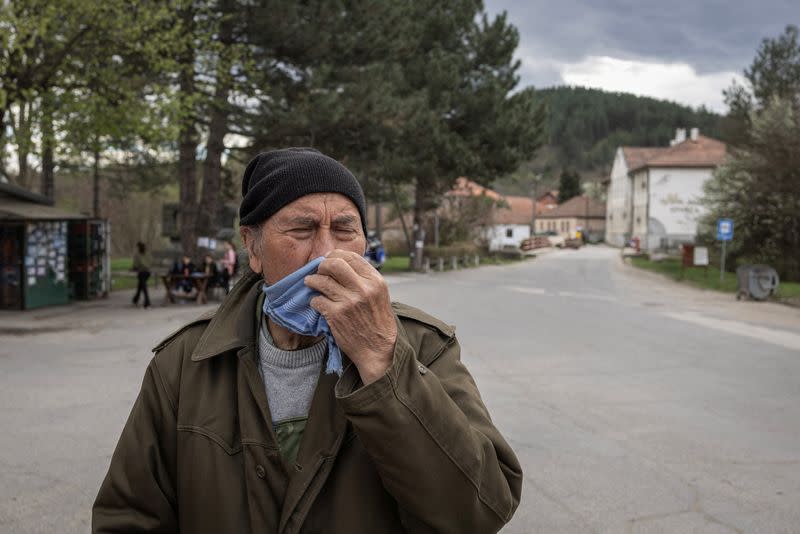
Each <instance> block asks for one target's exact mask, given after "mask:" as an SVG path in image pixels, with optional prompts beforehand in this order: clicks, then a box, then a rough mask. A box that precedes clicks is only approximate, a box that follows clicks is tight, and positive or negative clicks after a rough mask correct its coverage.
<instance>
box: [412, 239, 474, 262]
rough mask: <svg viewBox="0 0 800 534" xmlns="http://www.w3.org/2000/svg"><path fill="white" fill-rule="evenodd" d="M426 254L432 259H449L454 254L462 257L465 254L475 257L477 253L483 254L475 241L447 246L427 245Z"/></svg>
mask: <svg viewBox="0 0 800 534" xmlns="http://www.w3.org/2000/svg"><path fill="white" fill-rule="evenodd" d="M424 254H425V257H427V258H430V259H431V260H436V259H438V258H444V259H447V258H451V257H453V256H456V257H458V258H459V259H461V258H463V257H464V256H470V257H473V256H475V255H476V254H478V255H481V250H480V248H479V247H478V246H477V245H475V244H474V243H455V244H453V245H448V246H446V247H438V248H437V247H425V250H424Z"/></svg>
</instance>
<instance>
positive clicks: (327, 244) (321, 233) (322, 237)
mask: <svg viewBox="0 0 800 534" xmlns="http://www.w3.org/2000/svg"><path fill="white" fill-rule="evenodd" d="M335 248H336V240H335V239H334V237H333V233H332V232H331V230H330V228H325V227H322V228H320V229H319V230H318V231H317V232H316V234H315V235H314V245H313V246H312V247H311V257H310V258H309V260H313V259H314V258H319V257H320V256H325V255H327V254H328V253H329V252H331V251H333V250H334V249H335Z"/></svg>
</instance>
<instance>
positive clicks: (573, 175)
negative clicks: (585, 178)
mask: <svg viewBox="0 0 800 534" xmlns="http://www.w3.org/2000/svg"><path fill="white" fill-rule="evenodd" d="M581 194H582V190H581V175H580V174H578V173H577V172H576V171H572V170H569V169H563V170H562V171H561V178H560V179H559V183H558V203H559V204H563V203H564V202H566V201H567V200H569V199H571V198H574V197H577V196H580V195H581Z"/></svg>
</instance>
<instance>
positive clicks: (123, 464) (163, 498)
mask: <svg viewBox="0 0 800 534" xmlns="http://www.w3.org/2000/svg"><path fill="white" fill-rule="evenodd" d="M258 282H259V277H258V276H256V275H254V274H252V273H251V274H249V275H247V276H246V277H245V278H243V279H242V281H240V282H239V283H238V284H237V286H236V288H234V290H233V291H232V292H231V294H230V295H229V296H228V298H226V300H225V301H224V302H223V304H222V305H221V306H220V308H219V309H218V310H217V311H216V313H214V314H208V315H206V316H204V317H202V318H200V319H198V320H197V321H195V322H193V323H190V324H189V325H187V326H185V327H184V328H182V329H181V330H179V331H178V332H176V333H175V334H173V335H172V336H170V337H169V338H167V339H166V340H165V341H163V342H162V343H161V344H160V345H158V346H157V347H156V348H155V349H154V351H155V357H154V358H153V359H152V361H151V362H150V365H149V366H148V368H147V371H146V373H145V377H144V382H143V384H142V389H141V392H140V393H139V397H138V398H137V399H136V402H135V404H134V406H133V410H132V411H131V414H130V417H129V418H128V421H127V423H126V424H125V428H124V429H123V431H122V435H121V437H120V439H119V443H118V444H117V448H116V450H115V451H114V455H113V457H112V459H111V465H110V467H109V470H108V474H107V475H106V478H105V480H104V481H103V484H102V486H101V487H100V492H99V494H98V495H97V500H96V501H95V504H94V507H93V510H92V532H97V533H101V532H102V533H106V532H120V533H122V532H125V533H136V532H177V531H179V530H180V531H182V532H185V533H206V532H208V533H220V534H221V533H226V534H227V533H247V532H253V533H258V534H268V533H281V534H283V533H286V534H290V533H298V534H309V533H320V534H321V533H325V534H340V533H341V534H345V533H347V534H360V533H364V534H367V533H369V534H377V533H400V532H414V533H423V532H441V533H447V532H451V533H470V534H476V533H488V532H497V531H498V530H500V528H501V527H502V526H503V525H504V524H505V523H506V522H507V521H508V520H509V519H511V516H512V514H513V513H514V510H515V509H516V507H517V504H518V503H519V498H520V491H521V485H522V473H521V470H520V465H519V462H518V461H517V458H516V457H515V455H514V452H513V451H512V450H511V448H510V447H509V445H508V443H506V441H505V440H504V439H503V437H502V436H501V435H500V433H499V432H498V431H497V429H496V428H495V427H494V425H493V424H492V421H491V419H490V417H489V413H488V412H487V410H486V407H485V406H484V405H483V402H482V401H481V398H480V395H479V393H478V390H477V388H476V386H475V382H474V381H473V379H472V377H471V376H470V374H469V372H468V371H467V369H466V368H465V367H464V366H463V365H462V364H461V361H460V350H459V345H458V342H457V341H456V339H455V334H454V331H453V329H452V328H451V327H450V326H447V325H446V324H444V323H442V322H440V321H438V320H437V319H434V318H433V317H430V316H429V315H426V314H425V313H423V312H421V311H419V310H417V309H414V308H411V307H409V306H405V305H402V304H395V305H394V311H395V313H396V315H397V320H398V337H397V344H396V348H395V352H394V360H393V362H392V364H391V367H390V368H389V370H388V371H387V373H386V375H385V376H383V377H382V378H380V379H379V380H377V381H376V382H374V383H372V384H370V385H368V386H363V385H362V384H361V381H360V379H359V375H358V372H357V370H356V368H355V366H354V365H353V364H352V363H349V364H348V365H347V366H346V368H345V372H344V374H343V375H342V377H341V378H339V377H337V376H336V375H324V374H323V375H321V378H320V380H319V384H318V386H317V389H316V392H315V394H314V398H313V401H312V403H311V408H310V411H309V419H308V425H307V427H306V431H305V434H304V435H303V441H302V443H301V445H300V451H299V454H298V457H297V461H296V463H295V464H293V465H288V464H287V462H286V461H285V460H284V459H283V457H282V456H281V454H280V452H279V450H278V444H277V441H276V438H275V435H274V431H273V429H272V424H271V418H270V410H269V406H268V405H267V396H266V393H265V391H264V384H263V381H262V380H261V377H260V376H259V372H258V368H257V363H256V354H257V353H256V343H257V339H256V335H257V332H256V325H255V321H254V320H253V314H254V310H255V306H256V299H257V297H258V293H259V286H260V284H259V283H258Z"/></svg>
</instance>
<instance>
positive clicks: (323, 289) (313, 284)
mask: <svg viewBox="0 0 800 534" xmlns="http://www.w3.org/2000/svg"><path fill="white" fill-rule="evenodd" d="M304 282H305V284H306V287H310V288H311V289H313V290H315V291H319V292H320V293H322V294H323V295H325V296H326V297H328V298H329V299H331V300H335V301H340V300H343V299H344V297H345V296H346V293H347V289H346V288H344V287H343V286H342V285H341V284H339V283H338V282H337V281H336V280H334V279H333V278H331V277H330V276H327V275H324V274H310V275H308V276H306V277H305V279H304Z"/></svg>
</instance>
